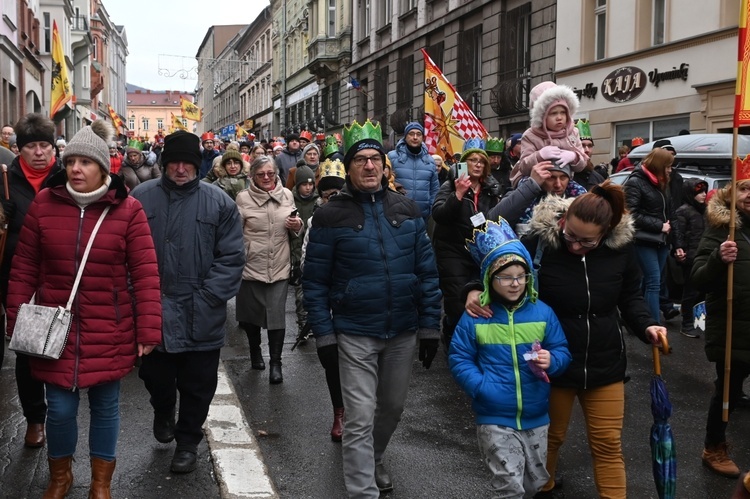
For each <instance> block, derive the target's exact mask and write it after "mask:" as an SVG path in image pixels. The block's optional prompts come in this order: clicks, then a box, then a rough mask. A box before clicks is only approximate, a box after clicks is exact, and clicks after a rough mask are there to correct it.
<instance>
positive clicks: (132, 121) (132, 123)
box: [128, 118, 135, 130]
mask: <svg viewBox="0 0 750 499" xmlns="http://www.w3.org/2000/svg"><path fill="white" fill-rule="evenodd" d="M128 130H135V118H130V119H129V120H128Z"/></svg>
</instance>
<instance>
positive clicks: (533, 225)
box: [529, 196, 635, 249]
mask: <svg viewBox="0 0 750 499" xmlns="http://www.w3.org/2000/svg"><path fill="white" fill-rule="evenodd" d="M574 199H575V198H561V197H560V196H546V197H545V198H544V199H542V201H540V202H539V204H538V205H536V208H534V215H533V216H532V218H531V221H530V222H529V224H530V230H529V234H530V235H538V236H539V238H540V239H542V240H543V241H544V243H545V244H546V245H548V246H550V247H551V248H554V249H557V248H559V247H560V236H559V234H560V226H559V225H558V222H559V221H560V218H561V217H562V216H563V215H564V214H565V212H567V211H568V208H569V207H570V203H572V202H573V200H574ZM634 235H635V227H634V225H633V219H632V218H631V216H630V215H629V214H627V213H626V214H625V215H623V217H622V220H620V223H619V224H617V226H616V227H615V228H614V229H613V230H612V231H611V232H610V233H609V234H608V235H607V237H606V238H605V239H604V245H605V246H608V247H610V248H612V249H620V248H622V247H624V246H625V245H627V244H628V243H630V242H631V241H632V240H633V236H634Z"/></svg>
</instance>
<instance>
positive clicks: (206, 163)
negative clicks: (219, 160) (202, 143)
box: [198, 149, 221, 178]
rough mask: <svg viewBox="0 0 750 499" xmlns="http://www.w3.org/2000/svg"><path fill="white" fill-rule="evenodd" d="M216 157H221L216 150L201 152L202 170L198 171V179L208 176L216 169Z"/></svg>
mask: <svg viewBox="0 0 750 499" xmlns="http://www.w3.org/2000/svg"><path fill="white" fill-rule="evenodd" d="M216 156H221V154H220V153H219V151H217V150H216V149H211V150H210V151H207V150H205V149H204V150H202V151H201V167H200V170H198V178H203V177H205V176H206V175H208V172H210V171H211V168H213V167H214V158H216Z"/></svg>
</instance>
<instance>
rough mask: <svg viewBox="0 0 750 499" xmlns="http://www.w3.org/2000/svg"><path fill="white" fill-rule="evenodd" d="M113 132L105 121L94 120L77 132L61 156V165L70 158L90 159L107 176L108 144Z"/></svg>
mask: <svg viewBox="0 0 750 499" xmlns="http://www.w3.org/2000/svg"><path fill="white" fill-rule="evenodd" d="M114 134H115V131H114V129H113V128H112V125H110V124H109V122H107V121H105V120H96V121H94V122H93V123H92V124H91V126H87V127H83V128H81V129H80V130H78V133H76V134H75V135H74V136H73V138H72V139H70V142H68V145H67V147H65V151H64V152H63V154H62V163H63V165H64V164H65V161H66V160H67V158H69V157H70V156H85V157H87V158H91V159H93V160H94V161H96V162H97V163H99V166H101V167H102V169H103V170H104V171H105V172H107V174H109V143H110V142H111V141H112V137H113V136H114Z"/></svg>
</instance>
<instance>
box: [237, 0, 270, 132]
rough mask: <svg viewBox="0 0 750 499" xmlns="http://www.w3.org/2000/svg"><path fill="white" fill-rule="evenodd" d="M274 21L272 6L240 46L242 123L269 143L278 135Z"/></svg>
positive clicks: (240, 41)
mask: <svg viewBox="0 0 750 499" xmlns="http://www.w3.org/2000/svg"><path fill="white" fill-rule="evenodd" d="M271 21H272V16H271V7H270V6H268V7H266V8H265V9H263V11H262V12H261V13H260V14H259V15H258V17H256V18H255V20H253V22H252V23H250V25H249V26H248V27H247V29H245V30H244V31H243V33H242V36H241V37H240V39H239V40H238V43H237V52H238V53H239V54H240V58H241V60H242V66H241V67H242V69H241V75H242V76H241V78H240V86H239V97H240V106H239V108H240V120H241V123H240V124H241V126H242V128H243V130H245V131H246V132H248V133H252V134H254V135H255V137H256V139H257V140H261V139H266V140H269V141H270V140H271V138H272V137H273V136H274V123H273V99H272V97H273V96H272V88H271V85H272V81H271V79H272V77H273V75H272V71H271V70H272V67H273V54H272V42H271V29H272V22H271Z"/></svg>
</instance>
